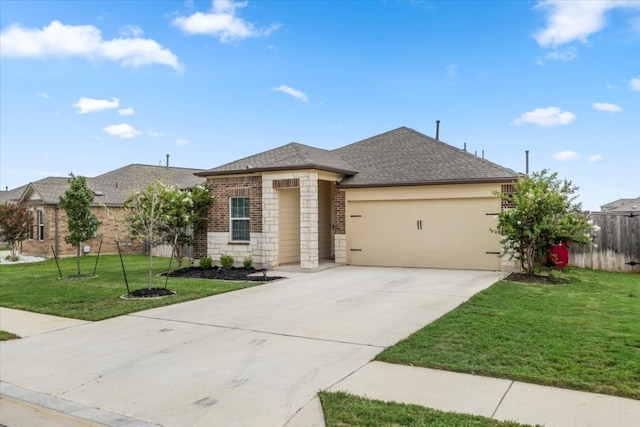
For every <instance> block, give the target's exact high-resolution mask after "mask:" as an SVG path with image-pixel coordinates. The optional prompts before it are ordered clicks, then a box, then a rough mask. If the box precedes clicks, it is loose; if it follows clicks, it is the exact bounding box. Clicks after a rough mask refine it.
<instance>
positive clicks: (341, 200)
mask: <svg viewBox="0 0 640 427" xmlns="http://www.w3.org/2000/svg"><path fill="white" fill-rule="evenodd" d="M345 212H346V209H345V192H344V191H343V190H337V191H335V192H334V193H333V218H334V225H335V228H334V232H333V233H334V234H346V218H345V215H346V213H345Z"/></svg>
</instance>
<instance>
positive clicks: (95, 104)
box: [73, 96, 120, 114]
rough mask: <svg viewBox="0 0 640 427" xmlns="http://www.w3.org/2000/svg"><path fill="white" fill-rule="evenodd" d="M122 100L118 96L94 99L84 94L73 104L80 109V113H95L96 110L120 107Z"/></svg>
mask: <svg viewBox="0 0 640 427" xmlns="http://www.w3.org/2000/svg"><path fill="white" fill-rule="evenodd" d="M119 105H120V100H119V99H118V98H111V100H108V99H92V98H85V97H84V96H83V97H82V98H80V99H78V102H76V103H75V104H73V106H74V107H76V108H77V109H78V114H87V113H93V112H95V111H102V110H109V109H113V108H118V106H119Z"/></svg>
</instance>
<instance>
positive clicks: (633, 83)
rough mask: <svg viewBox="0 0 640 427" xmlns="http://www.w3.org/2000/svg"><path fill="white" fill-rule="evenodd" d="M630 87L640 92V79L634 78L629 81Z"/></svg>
mask: <svg viewBox="0 0 640 427" xmlns="http://www.w3.org/2000/svg"><path fill="white" fill-rule="evenodd" d="M629 87H630V88H631V90H635V91H638V92H640V77H634V78H632V79H631V80H629Z"/></svg>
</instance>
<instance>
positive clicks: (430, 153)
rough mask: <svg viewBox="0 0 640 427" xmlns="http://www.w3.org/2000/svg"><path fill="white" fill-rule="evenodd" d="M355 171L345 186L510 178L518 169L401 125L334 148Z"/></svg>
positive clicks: (503, 179) (511, 178)
mask: <svg viewBox="0 0 640 427" xmlns="http://www.w3.org/2000/svg"><path fill="white" fill-rule="evenodd" d="M334 153H336V154H338V155H339V156H340V157H342V158H343V159H345V160H346V161H348V162H349V163H350V164H352V165H353V166H354V167H355V168H356V169H357V171H358V173H357V174H356V175H354V176H351V177H347V178H345V179H344V180H343V181H342V182H341V183H340V185H341V186H344V187H360V186H391V185H412V184H415V185H417V184H436V183H455V182H487V181H510V180H514V179H517V177H518V173H516V172H514V171H513V170H511V169H508V168H505V167H502V166H500V165H497V164H495V163H492V162H490V161H488V160H485V159H483V158H480V157H477V156H474V155H473V154H470V153H468V152H466V151H464V150H461V149H459V148H456V147H453V146H451V145H448V144H446V143H444V142H442V141H439V140H436V139H433V138H431V137H428V136H426V135H424V134H422V133H420V132H416V131H415V130H413V129H410V128H407V127H401V128H398V129H395V130H392V131H389V132H386V133H383V134H380V135H377V136H374V137H371V138H368V139H365V140H362V141H359V142H356V143H353V144H351V145H347V146H346V147H343V148H339V149H336V150H334Z"/></svg>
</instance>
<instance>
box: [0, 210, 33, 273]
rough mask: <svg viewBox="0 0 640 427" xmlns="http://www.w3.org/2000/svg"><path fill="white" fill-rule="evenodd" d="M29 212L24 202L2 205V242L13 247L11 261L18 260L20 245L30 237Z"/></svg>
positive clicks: (0, 219)
mask: <svg viewBox="0 0 640 427" xmlns="http://www.w3.org/2000/svg"><path fill="white" fill-rule="evenodd" d="M29 225H30V224H29V211H28V210H27V208H26V207H25V204H24V202H23V201H20V202H18V203H14V202H5V203H2V204H0V240H2V241H5V242H7V243H9V244H10V245H11V259H12V260H18V245H19V244H20V242H21V241H23V240H25V239H26V238H27V237H28V236H29Z"/></svg>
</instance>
